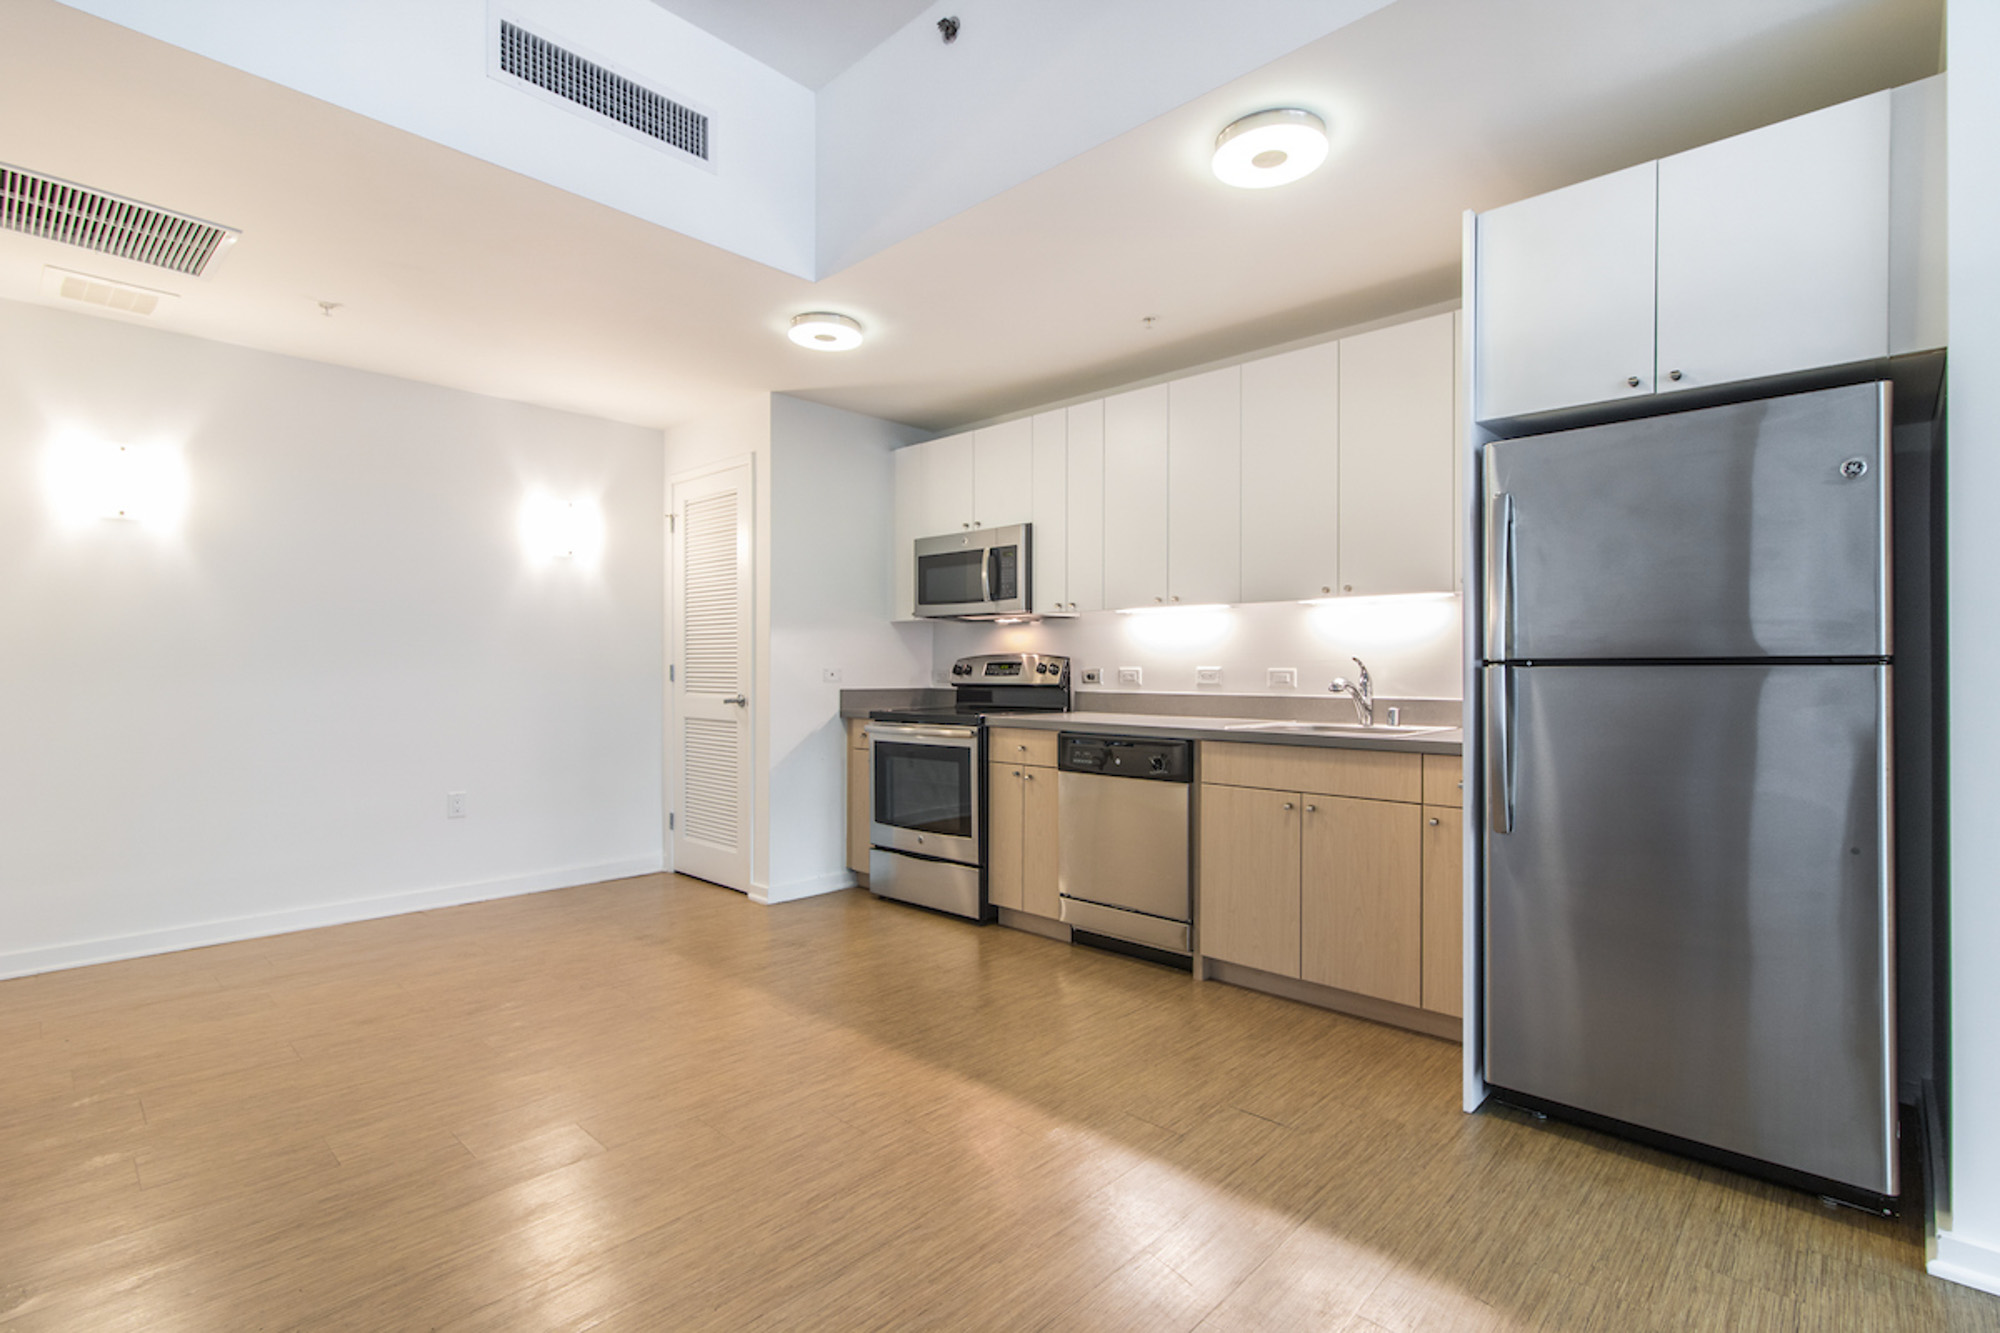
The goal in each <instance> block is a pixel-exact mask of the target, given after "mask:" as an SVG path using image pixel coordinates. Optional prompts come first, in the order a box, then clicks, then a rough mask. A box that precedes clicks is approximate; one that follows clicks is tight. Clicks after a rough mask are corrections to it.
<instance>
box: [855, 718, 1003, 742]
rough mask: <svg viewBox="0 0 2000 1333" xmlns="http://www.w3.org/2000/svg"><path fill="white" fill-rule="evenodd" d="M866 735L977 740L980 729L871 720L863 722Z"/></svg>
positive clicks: (896, 738)
mask: <svg viewBox="0 0 2000 1333" xmlns="http://www.w3.org/2000/svg"><path fill="white" fill-rule="evenodd" d="M861 734H862V735H864V736H887V737H890V738H891V739H894V740H903V739H911V738H922V739H926V740H941V741H975V740H978V739H979V731H978V729H977V728H975V727H916V726H910V725H909V724H907V723H901V722H869V723H865V724H863V726H862V728H861Z"/></svg>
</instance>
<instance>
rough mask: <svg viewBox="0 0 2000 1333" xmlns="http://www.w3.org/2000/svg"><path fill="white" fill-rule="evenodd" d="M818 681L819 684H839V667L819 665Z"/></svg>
mask: <svg viewBox="0 0 2000 1333" xmlns="http://www.w3.org/2000/svg"><path fill="white" fill-rule="evenodd" d="M819 683H820V684H822V685H838V684H840V668H839V667H821V668H820V669H819Z"/></svg>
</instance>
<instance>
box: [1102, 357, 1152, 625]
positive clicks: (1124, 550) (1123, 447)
mask: <svg viewBox="0 0 2000 1333" xmlns="http://www.w3.org/2000/svg"><path fill="white" fill-rule="evenodd" d="M1104 604H1105V605H1106V606H1107V607H1110V608H1111V609H1112V610H1120V609H1123V608H1126V607H1136V606H1165V605H1166V604H1167V386H1166V385H1164V384H1156V385H1153V386H1152V387H1151V388H1146V389H1134V390H1132V391H1131V392H1129V393H1121V394H1115V395H1113V396H1112V397H1110V398H1107V399H1105V400H1104Z"/></svg>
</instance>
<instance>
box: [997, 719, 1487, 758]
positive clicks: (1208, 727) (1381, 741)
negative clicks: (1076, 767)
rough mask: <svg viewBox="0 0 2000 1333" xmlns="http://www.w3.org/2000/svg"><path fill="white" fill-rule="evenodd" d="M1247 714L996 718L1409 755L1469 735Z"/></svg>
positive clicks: (1027, 725) (1007, 722)
mask: <svg viewBox="0 0 2000 1333" xmlns="http://www.w3.org/2000/svg"><path fill="white" fill-rule="evenodd" d="M1255 720H1256V719H1251V718H1242V717H1180V716H1162V715H1148V714H1145V713H1016V714H1010V715H1009V716H1007V717H1005V718H995V719H994V720H993V723H992V725H994V726H996V727H1020V728H1023V729H1026V730H1030V731H1079V732H1089V733H1091V734H1093V735H1099V736H1104V735H1111V736H1165V737H1175V738H1184V739H1187V740H1196V741H1243V742H1246V743H1248V744H1252V745H1317V746H1321V747H1323V748H1325V747H1331V748H1335V749H1350V750H1401V751H1403V752H1404V753H1406V754H1448V755H1456V754H1460V753H1462V752H1463V751H1464V748H1465V735H1464V733H1463V732H1461V731H1460V730H1459V729H1458V728H1457V727H1450V728H1447V729H1446V730H1444V731H1433V732H1428V733H1426V734H1425V735H1422V736H1409V737H1397V736H1370V735H1367V734H1365V733H1361V732H1345V733H1338V734H1334V735H1326V734H1324V733H1310V732H1285V731H1231V730H1230V728H1231V727H1236V726H1241V725H1242V724H1243V723H1244V722H1246V721H1255Z"/></svg>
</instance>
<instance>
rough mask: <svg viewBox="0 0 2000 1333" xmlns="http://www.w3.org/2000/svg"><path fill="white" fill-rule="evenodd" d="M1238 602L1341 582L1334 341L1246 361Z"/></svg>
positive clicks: (1295, 594) (1320, 593) (1325, 591)
mask: <svg viewBox="0 0 2000 1333" xmlns="http://www.w3.org/2000/svg"><path fill="white" fill-rule="evenodd" d="M1242 550H1243V600H1244V601H1246V602H1281V601H1293V600H1298V599H1303V598H1310V597H1325V596H1328V595H1329V594H1332V593H1334V592H1336V591H1338V590H1339V587H1340V344H1339V343H1337V342H1326V343H1321V344H1319V345H1318V346H1317V347H1302V348H1300V349H1299V350H1298V351H1295V352H1284V353H1281V354H1280V355H1278V356H1267V357H1265V358H1264V359H1262V360H1261V361H1251V362H1247V363H1246V364H1245V365H1244V366H1243V546H1242Z"/></svg>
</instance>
